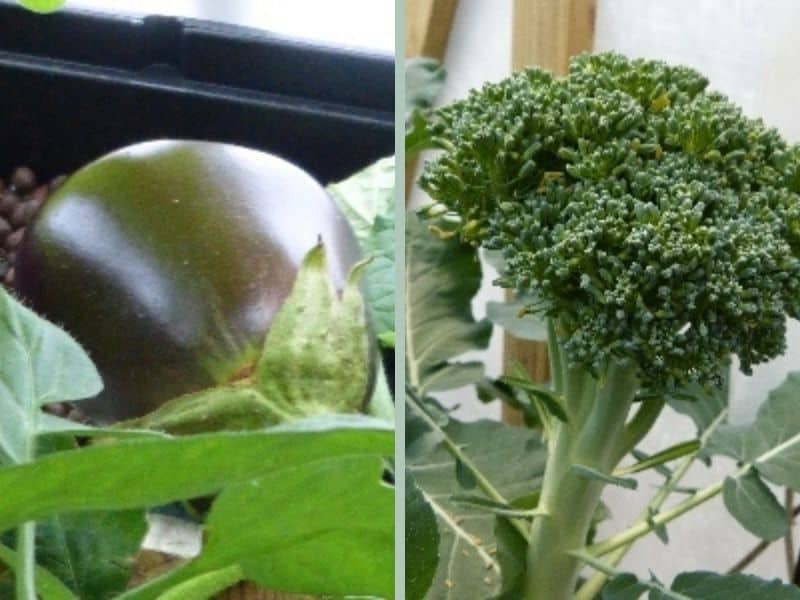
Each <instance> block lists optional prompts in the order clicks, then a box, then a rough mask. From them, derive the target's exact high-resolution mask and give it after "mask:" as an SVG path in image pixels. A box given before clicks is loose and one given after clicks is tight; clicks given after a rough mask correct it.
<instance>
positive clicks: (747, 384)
mask: <svg viewBox="0 0 800 600" xmlns="http://www.w3.org/2000/svg"><path fill="white" fill-rule="evenodd" d="M798 20H800V2H796V1H795V0H769V1H760V0H727V1H726V2H721V1H719V0H671V1H670V2H664V1H663V0H599V6H598V13H597V29H596V40H595V49H596V50H598V51H602V50H616V51H619V52H622V53H624V54H627V55H630V56H642V57H650V58H659V59H664V60H668V61H670V62H678V63H684V64H687V65H690V66H693V67H696V68H697V69H699V70H701V71H702V72H703V73H705V74H706V75H707V76H708V77H709V78H710V80H711V82H712V87H714V88H715V89H718V90H720V91H722V92H724V93H726V94H728V95H729V96H730V97H731V98H732V99H733V100H734V101H736V102H738V103H739V104H740V105H741V106H742V107H743V108H744V110H745V111H746V112H747V113H748V114H750V115H752V116H760V117H763V118H764V120H765V121H766V122H767V123H768V124H770V125H774V126H776V127H778V128H779V129H780V130H781V131H782V133H783V134H784V135H785V136H787V137H788V138H789V139H791V140H793V141H800V114H798V110H797V100H796V99H797V98H798V97H799V96H800V76H799V75H800V62H798V60H797V56H798V52H797V49H798V41H797V39H796V32H795V30H794V25H795V24H796V23H797V22H798ZM510 48H511V2H510V0H494V1H492V2H488V1H482V0H461V2H460V5H459V8H458V11H457V13H456V20H455V23H454V29H453V33H452V37H451V41H450V46H449V48H448V53H447V57H446V60H445V66H446V67H447V69H448V80H447V86H446V89H445V91H444V93H443V97H442V101H443V102H447V101H448V100H452V99H454V98H458V97H461V96H463V95H464V94H465V93H466V92H467V91H468V90H469V89H470V88H472V87H476V86H479V85H480V84H482V83H483V82H484V81H487V80H497V79H500V78H502V77H504V76H505V75H506V74H508V73H509V70H510V63H511V58H510V54H511V53H510ZM414 199H415V201H417V202H419V201H421V194H420V193H419V192H417V193H416V195H415V196H414ZM490 278H491V276H487V280H488V279H490ZM501 297H502V294H501V293H500V292H499V291H498V290H495V289H492V287H491V285H490V284H488V281H487V282H486V284H485V285H484V287H483V289H482V290H481V293H480V295H479V297H478V298H477V299H476V301H475V303H474V306H475V310H476V312H477V313H478V315H479V316H480V315H482V314H483V310H484V309H483V307H484V306H485V304H486V301H487V300H488V299H490V298H492V299H493V298H501ZM789 341H790V349H789V352H788V353H787V355H786V356H785V357H783V358H781V359H779V360H776V361H774V362H773V363H771V364H770V365H769V366H762V367H760V368H757V369H756V372H755V375H754V377H751V378H746V377H744V376H742V375H741V374H739V375H737V376H736V377H735V380H734V392H733V398H732V403H731V414H732V418H733V419H735V420H736V421H739V422H744V421H747V420H749V419H751V418H752V416H753V415H754V414H755V410H756V408H757V405H758V402H759V401H760V400H762V399H763V398H764V397H765V395H766V392H767V391H768V390H769V389H770V388H771V387H773V386H774V385H776V384H777V383H779V382H780V381H781V380H782V379H783V377H784V376H785V373H786V372H787V371H788V370H790V369H794V368H797V367H796V363H797V357H798V352H799V351H800V328H798V327H797V325H796V324H792V327H791V331H790V340H789ZM486 361H487V364H488V365H489V370H490V372H491V373H498V372H499V370H500V363H501V346H500V339H499V336H498V335H496V336H495V338H494V339H493V340H492V345H491V347H490V349H489V351H488V353H487V355H486ZM446 401H447V402H448V403H449V404H451V405H458V406H460V408H459V410H458V411H457V414H458V415H459V416H461V417H463V418H471V419H474V418H481V417H490V418H496V417H497V416H498V415H499V408H498V407H497V406H489V407H487V406H482V405H480V404H479V403H478V402H477V401H476V400H475V398H474V393H473V392H472V391H471V390H461V391H458V392H454V393H451V394H448V395H447V396H446ZM693 435H694V431H693V427H692V425H691V424H690V422H689V421H688V420H687V419H685V418H683V417H680V416H678V415H675V414H674V413H667V414H666V415H665V416H664V417H662V419H661V420H660V421H659V423H658V424H657V426H656V428H655V429H654V430H653V431H652V432H651V434H650V435H649V436H648V437H647V439H646V440H645V441H644V443H643V447H644V448H645V449H647V450H650V451H653V450H656V449H660V448H664V447H666V446H668V445H670V444H673V443H675V442H677V441H681V440H686V439H690V438H691V437H692V436H693ZM730 467H731V465H730V463H726V462H724V461H715V465H714V468H713V469H711V470H709V469H706V467H704V466H702V465H700V466H698V467H697V468H695V469H694V470H693V471H692V472H691V473H690V474H689V476H688V478H687V485H704V484H707V483H710V482H712V481H716V480H717V479H719V478H720V477H722V476H724V475H725V474H726V473H727V472H729V471H730ZM641 483H642V485H640V487H639V490H637V491H635V492H632V491H628V490H620V489H619V488H613V489H610V490H609V492H608V494H607V502H608V503H609V505H610V507H611V510H612V513H614V515H615V517H614V519H612V521H611V522H610V523H609V524H607V525H606V526H605V527H603V528H602V530H601V532H600V533H601V535H605V534H609V533H612V532H613V531H614V530H618V529H619V528H622V527H624V526H625V525H626V523H627V522H628V521H629V520H631V519H633V518H634V516H635V515H636V514H638V512H639V509H640V507H642V506H643V505H644V504H645V503H646V501H647V499H648V498H649V496H650V495H651V494H652V492H653V485H655V484H657V483H658V479H657V478H652V479H646V480H644V481H642V482H641ZM781 498H782V496H781ZM668 531H669V535H670V538H671V540H672V541H671V543H670V545H669V546H668V547H664V546H663V545H662V544H661V542H660V541H659V540H658V539H656V538H655V536H651V538H646V539H645V540H642V541H641V542H639V543H638V544H637V546H636V549H635V551H634V552H632V553H631V554H630V555H629V556H628V557H627V558H626V560H625V561H624V562H623V568H626V569H631V570H634V571H635V572H637V573H638V574H639V575H641V576H644V577H647V576H649V571H650V570H652V571H653V572H654V573H655V574H656V575H657V576H659V577H660V578H661V579H662V580H665V581H671V579H672V577H673V576H674V575H675V574H676V573H678V572H681V571H684V570H695V569H711V570H716V571H725V570H726V569H727V568H729V567H730V566H732V565H733V563H735V562H736V561H737V560H738V559H739V558H740V557H741V556H742V555H744V554H745V553H746V552H747V551H748V550H749V549H750V548H751V547H752V546H753V545H754V544H755V543H756V542H757V540H756V539H754V537H753V536H752V535H750V534H749V533H747V532H746V531H744V530H743V529H742V528H741V527H740V526H739V525H738V524H737V523H736V522H735V521H734V520H733V519H732V518H731V517H729V516H728V514H727V512H726V511H725V509H724V507H723V506H722V503H721V501H720V500H719V499H717V500H715V501H713V502H711V503H709V504H708V505H706V506H704V507H702V508H701V509H699V510H696V511H695V512H693V513H692V514H690V515H689V516H687V517H685V518H683V519H679V520H678V521H677V522H675V523H674V524H672V525H670V526H669V528H668ZM750 571H751V572H753V573H756V574H759V575H761V576H765V577H784V578H785V577H786V572H785V566H784V560H783V553H782V545H781V543H776V544H774V545H773V547H771V548H770V550H769V551H768V552H767V553H765V554H764V555H763V556H762V557H761V558H760V559H759V560H757V561H756V562H755V563H754V564H753V566H752V567H751V569H750Z"/></svg>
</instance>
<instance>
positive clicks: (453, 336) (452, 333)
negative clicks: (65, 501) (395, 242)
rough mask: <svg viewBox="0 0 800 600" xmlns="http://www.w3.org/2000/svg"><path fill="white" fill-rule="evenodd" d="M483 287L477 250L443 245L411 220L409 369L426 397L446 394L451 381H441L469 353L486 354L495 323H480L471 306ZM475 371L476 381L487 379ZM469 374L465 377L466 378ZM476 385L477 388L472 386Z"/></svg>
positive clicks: (454, 242) (408, 242) (444, 242)
mask: <svg viewBox="0 0 800 600" xmlns="http://www.w3.org/2000/svg"><path fill="white" fill-rule="evenodd" d="M480 285H481V267H480V263H479V262H478V259H477V253H476V251H475V249H474V248H471V247H469V246H467V245H464V244H461V243H459V242H458V240H455V239H450V240H441V239H438V238H436V237H434V236H433V235H431V234H430V232H429V231H428V230H427V227H426V225H425V223H424V222H423V221H422V220H421V219H420V218H419V217H418V216H417V215H415V214H411V213H410V214H408V216H407V219H406V300H405V302H404V304H405V310H406V369H407V372H408V379H409V384H410V385H411V386H412V387H413V388H416V389H417V390H419V392H420V394H422V395H424V393H425V391H427V390H429V389H430V387H431V384H432V383H433V384H435V385H436V388H437V389H443V388H444V386H443V385H442V382H443V381H447V380H448V379H449V380H450V381H451V382H455V383H457V384H458V385H463V384H464V383H466V381H465V380H466V379H469V378H466V377H458V378H455V379H452V375H450V376H449V377H448V378H445V379H444V380H443V379H442V377H441V376H440V377H439V378H438V379H437V378H436V375H437V373H438V372H439V371H441V370H442V369H445V368H447V367H448V365H449V361H450V360H451V359H453V358H455V357H457V356H458V355H460V354H463V353H464V352H467V351H470V350H476V349H481V348H485V347H486V345H487V344H488V343H489V336H490V335H491V332H492V326H491V323H489V322H488V321H486V320H483V321H480V322H478V321H475V319H474V317H473V315H472V308H471V305H470V302H471V300H472V297H473V296H474V295H475V294H476V293H477V291H478V288H479V287H480ZM479 371H480V369H476V368H474V366H473V367H471V371H470V372H471V373H472V375H473V376H475V380H474V381H478V380H480V379H481V378H482V377H483V375H482V373H481V374H480V377H478V374H479V373H478V372H479ZM463 374H464V372H463V371H462V373H460V375H463ZM469 383H473V382H469Z"/></svg>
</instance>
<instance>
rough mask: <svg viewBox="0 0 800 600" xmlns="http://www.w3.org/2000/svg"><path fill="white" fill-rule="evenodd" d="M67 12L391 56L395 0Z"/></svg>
mask: <svg viewBox="0 0 800 600" xmlns="http://www.w3.org/2000/svg"><path fill="white" fill-rule="evenodd" d="M67 8H75V9H88V10H96V11H100V12H115V13H127V14H133V15H143V14H160V15H169V16H180V17H194V18H198V19H209V20H212V21H220V22H223V23H232V24H235V25H245V26H247V27H256V28H259V29H266V30H269V31H272V32H274V33H278V34H283V35H287V36H290V37H299V38H305V39H309V40H315V41H317V42H321V43H324V44H326V45H330V44H332V45H337V46H350V47H355V48H362V49H366V50H372V51H378V52H382V53H386V54H392V55H393V54H394V0H337V1H336V2H320V1H319V0H293V1H292V2H285V1H281V0H257V1H256V2H253V1H252V0H224V1H220V0H169V1H167V2H164V1H163V0H68V1H67Z"/></svg>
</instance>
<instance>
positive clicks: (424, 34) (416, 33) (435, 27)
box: [405, 0, 458, 202]
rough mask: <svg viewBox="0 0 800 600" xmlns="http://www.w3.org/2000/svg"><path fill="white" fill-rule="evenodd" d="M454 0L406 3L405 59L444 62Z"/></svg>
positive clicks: (410, 181)
mask: <svg viewBox="0 0 800 600" xmlns="http://www.w3.org/2000/svg"><path fill="white" fill-rule="evenodd" d="M457 5H458V0H406V52H405V54H406V56H407V57H409V58H412V57H417V56H426V57H428V58H435V59H436V60H438V61H439V62H444V55H445V53H446V51H447V40H448V39H449V38H450V30H451V29H452V26H453V17H454V16H455V13H456V6H457ZM416 168H417V159H416V157H413V158H411V159H409V160H406V165H405V175H406V202H408V199H409V198H410V197H411V190H412V189H413V187H414V172H415V171H416Z"/></svg>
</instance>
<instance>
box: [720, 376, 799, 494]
mask: <svg viewBox="0 0 800 600" xmlns="http://www.w3.org/2000/svg"><path fill="white" fill-rule="evenodd" d="M798 406H800V373H798V372H794V373H790V374H789V376H788V377H787V378H786V380H785V381H784V382H783V383H782V384H781V385H779V386H778V387H777V388H775V389H774V390H772V391H771V392H770V393H769V397H768V398H767V400H766V402H765V403H764V404H762V405H761V407H760V408H759V410H758V414H757V415H756V419H755V421H754V422H753V423H752V424H751V425H721V426H719V427H718V428H717V429H716V430H715V431H714V433H713V434H712V436H711V438H710V439H709V442H708V444H707V451H708V452H709V453H716V454H724V455H726V456H730V457H732V458H734V459H736V460H738V461H741V462H745V463H751V464H753V465H754V466H755V468H756V470H757V471H758V473H759V474H760V475H761V476H762V477H764V478H765V479H768V480H769V481H771V482H773V483H777V484H778V485H785V486H788V487H790V488H792V489H794V490H800V410H798Z"/></svg>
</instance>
